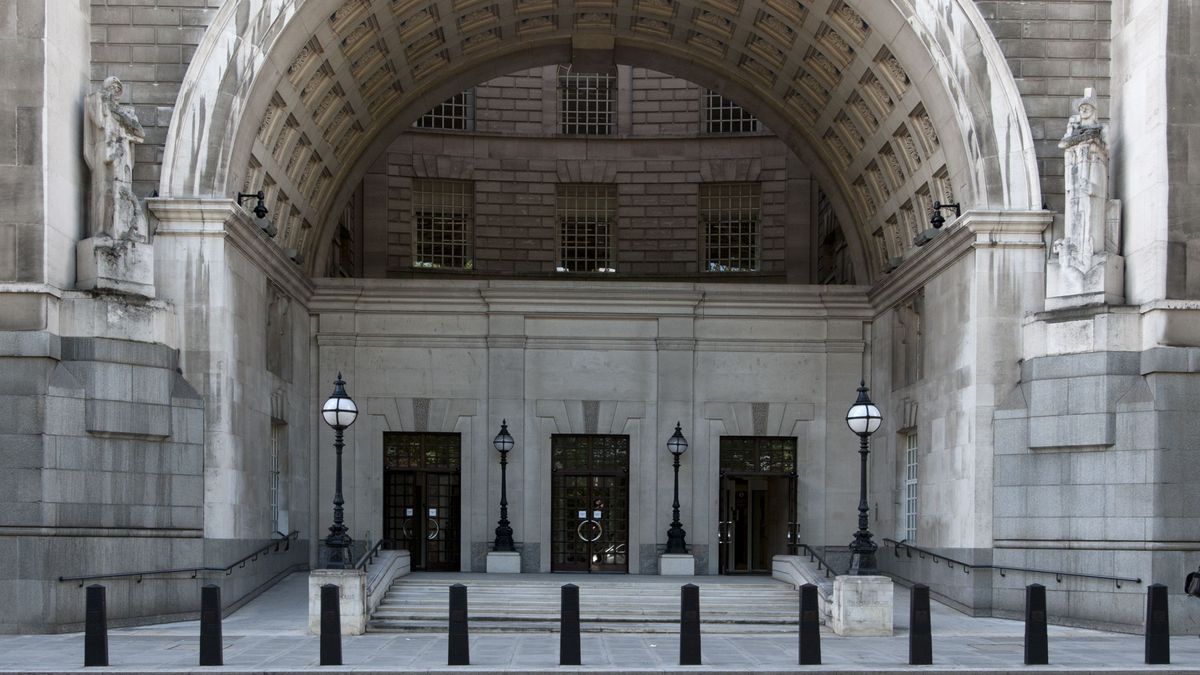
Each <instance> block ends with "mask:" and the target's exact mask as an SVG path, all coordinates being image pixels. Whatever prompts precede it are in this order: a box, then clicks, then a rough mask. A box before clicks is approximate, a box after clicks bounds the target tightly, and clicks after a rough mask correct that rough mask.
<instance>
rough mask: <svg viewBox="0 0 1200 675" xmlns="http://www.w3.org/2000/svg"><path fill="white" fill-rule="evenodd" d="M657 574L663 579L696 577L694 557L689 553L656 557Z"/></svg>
mask: <svg viewBox="0 0 1200 675" xmlns="http://www.w3.org/2000/svg"><path fill="white" fill-rule="evenodd" d="M658 573H659V574H661V575H662V576H664V577H691V576H695V575H696V556H694V555H692V554H690V553H664V554H662V555H660V556H659V557H658Z"/></svg>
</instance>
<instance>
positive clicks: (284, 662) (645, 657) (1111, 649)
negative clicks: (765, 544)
mask: <svg viewBox="0 0 1200 675" xmlns="http://www.w3.org/2000/svg"><path fill="white" fill-rule="evenodd" d="M306 584H307V575H305V574H294V575H291V576H290V577H288V578H287V579H285V580H284V581H282V582H281V583H279V584H278V585H276V586H275V587H274V588H272V589H270V590H268V591H267V592H266V593H263V594H262V595H261V596H259V597H258V598H256V599H255V600H253V601H252V602H250V603H249V604H247V605H246V606H245V607H243V608H242V609H240V610H238V611H237V612H235V613H233V614H232V615H230V616H228V617H226V618H225V621H224V623H223V634H224V644H225V649H224V659H225V663H226V665H225V666H224V667H209V668H200V667H198V666H197V665H196V663H197V660H198V655H199V646H198V642H199V640H198V635H199V630H200V629H199V623H198V622H196V621H184V622H178V623H170V624H159V625H154V626H142V627H137V628H122V629H113V630H111V631H110V632H109V662H110V663H111V664H112V666H111V667H109V668H89V669H84V668H82V663H83V635H82V634H81V633H71V634H64V635H19V636H18V635H7V636H0V671H5V672H10V671H18V672H22V671H24V672H68V671H81V670H87V671H100V672H105V671H113V672H208V673H211V672H229V673H251V672H253V673H262V672H300V671H308V672H312V671H339V670H340V671H354V672H363V673H367V672H388V671H412V672H463V671H468V672H509V673H512V672H546V671H578V672H589V673H599V672H660V671H709V672H714V671H715V672H736V671H742V672H764V673H765V672H795V671H809V672H817V671H821V670H827V671H838V672H862V673H880V672H891V671H919V672H923V673H939V672H947V671H957V672H961V671H974V672H989V673H996V672H1014V673H1030V672H1042V671H1056V672H1064V671H1070V672H1123V671H1135V670H1146V671H1148V670H1168V671H1176V672H1197V673H1200V639H1197V637H1195V636H1178V637H1175V638H1172V641H1171V656H1172V663H1173V665H1171V666H1145V665H1143V663H1142V660H1143V640H1142V638H1141V636H1137V635H1126V634H1120V633H1108V632H1102V631H1094V630H1085V629H1079V628H1065V627H1058V626H1051V627H1050V630H1049V636H1050V661H1051V665H1050V666H1039V667H1028V666H1023V665H1022V663H1021V662H1022V654H1023V635H1024V625H1023V624H1022V623H1021V622H1019V621H1010V620H1006V619H990V618H972V617H968V616H966V615H964V614H961V613H959V612H957V611H955V610H952V609H950V608H948V607H945V606H943V605H940V604H937V603H934V607H933V613H932V625H933V652H934V665H933V666H919V667H910V666H907V665H905V664H906V663H907V661H908V629H907V625H908V605H907V600H908V589H905V588H900V587H897V593H896V615H895V621H896V633H895V635H894V636H892V637H889V638H842V637H838V636H835V635H833V634H832V633H830V632H828V630H825V629H823V630H822V635H821V638H822V640H821V649H822V655H823V657H824V664H825V665H824V666H805V667H801V666H797V665H796V661H797V637H796V635H795V634H792V635H787V634H768V633H762V634H757V635H756V634H753V633H747V634H730V633H719V634H717V633H713V634H704V636H703V660H704V665H703V666H685V667H681V666H678V665H676V664H677V662H678V656H679V640H678V638H677V637H676V636H674V635H671V634H654V635H650V634H647V635H637V634H622V633H585V634H584V635H583V638H582V653H583V662H584V664H585V665H583V666H573V667H561V666H559V665H558V635H557V634H556V633H479V634H475V635H472V636H471V663H472V665H471V666H466V667H454V668H450V667H447V666H446V635H445V632H444V631H443V632H441V633H376V634H367V635H361V636H354V637H344V638H343V641H342V653H343V659H344V662H345V666H343V667H341V668H336V667H321V666H319V665H318V663H319V645H318V638H317V637H316V636H312V635H308V634H307V598H306V592H307V586H306ZM701 610H702V611H703V607H701Z"/></svg>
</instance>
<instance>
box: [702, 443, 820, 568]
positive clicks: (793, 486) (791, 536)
mask: <svg viewBox="0 0 1200 675" xmlns="http://www.w3.org/2000/svg"><path fill="white" fill-rule="evenodd" d="M724 439H731V440H734V439H736V440H745V441H754V442H756V443H758V442H763V441H768V440H774V441H779V440H790V441H792V442H793V443H794V445H793V447H792V466H791V469H792V470H791V471H782V470H777V471H754V470H747V469H746V468H745V467H738V468H736V469H731V468H728V467H727V466H726V457H725V456H724V455H723V453H722V451H721V450H722V449H721V441H723V440H724ZM756 452H757V448H756ZM717 454H718V463H719V466H720V467H721V468H720V472H719V474H718V476H719V478H718V481H717V495H718V498H717V502H718V503H717V573H718V574H759V573H760V572H754V571H752V570H745V571H741V570H734V571H730V570H729V569H727V566H726V562H725V559H726V558H727V557H728V551H729V548H728V547H729V546H730V545H731V544H732V540H731V539H730V533H731V529H732V526H733V521H732V520H726V517H727V514H728V509H729V508H730V505H729V503H728V500H727V499H726V497H725V488H726V481H733V480H737V479H751V478H768V479H770V478H787V479H788V497H787V499H788V520H787V553H788V555H796V550H797V543H798V540H797V538H796V537H797V535H798V531H797V525H796V520H797V517H798V512H799V506H798V505H797V503H796V502H797V498H798V496H799V483H800V477H799V473H798V472H797V469H798V468H799V465H800V442H799V439H797V438H796V437H795V436H734V435H729V436H721V437H719V438H718V439H717ZM756 463H758V461H757V458H756ZM739 469H740V470H739ZM767 493H768V494H770V489H769V488H768V490H767Z"/></svg>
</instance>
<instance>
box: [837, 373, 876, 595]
mask: <svg viewBox="0 0 1200 675" xmlns="http://www.w3.org/2000/svg"><path fill="white" fill-rule="evenodd" d="M868 391H869V390H868V389H867V383H866V382H865V381H864V382H860V383H859V386H858V400H857V401H855V402H854V405H852V406H850V410H848V411H847V412H846V425H847V426H849V427H850V431H853V432H854V433H856V434H858V441H859V448H858V454H859V457H860V458H861V460H862V466H861V469H860V472H859V484H858V531H857V532H855V533H854V541H852V542H851V543H850V574H857V575H862V576H866V575H872V574H878V573H879V568H878V567H877V566H876V563H875V551H876V550H878V548H879V547H878V545H876V544H875V542H874V541H872V540H871V531H870V530H868V529H867V512H868V510H869V507H868V506H867V455H868V454H870V452H871V449H870V448H869V447H868V446H867V439H868V438H870V436H871V434H873V433H875V430H876V429H878V428H879V425H880V423H882V422H883V417H882V416H881V415H880V414H879V408H876V407H875V404H874V403H871V399H870V397H868V396H867V392H868Z"/></svg>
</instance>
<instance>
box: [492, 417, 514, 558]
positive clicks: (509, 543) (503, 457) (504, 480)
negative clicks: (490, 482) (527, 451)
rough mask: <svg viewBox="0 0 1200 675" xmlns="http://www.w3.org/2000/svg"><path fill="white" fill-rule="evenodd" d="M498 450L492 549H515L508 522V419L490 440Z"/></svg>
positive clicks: (509, 441)
mask: <svg viewBox="0 0 1200 675" xmlns="http://www.w3.org/2000/svg"><path fill="white" fill-rule="evenodd" d="M492 445H493V446H495V447H496V450H498V451H499V452H500V522H499V523H497V524H496V541H495V543H494V544H492V550H494V551H507V552H511V551H516V550H517V549H516V547H515V546H514V545H513V529H512V526H511V525H509V524H508V451H509V450H512V449H513V437H512V434H510V433H508V420H504V421H502V422H500V433H498V434H496V438H495V439H494V440H492Z"/></svg>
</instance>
